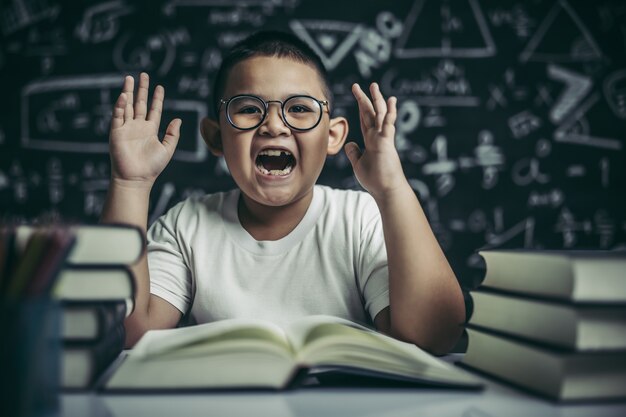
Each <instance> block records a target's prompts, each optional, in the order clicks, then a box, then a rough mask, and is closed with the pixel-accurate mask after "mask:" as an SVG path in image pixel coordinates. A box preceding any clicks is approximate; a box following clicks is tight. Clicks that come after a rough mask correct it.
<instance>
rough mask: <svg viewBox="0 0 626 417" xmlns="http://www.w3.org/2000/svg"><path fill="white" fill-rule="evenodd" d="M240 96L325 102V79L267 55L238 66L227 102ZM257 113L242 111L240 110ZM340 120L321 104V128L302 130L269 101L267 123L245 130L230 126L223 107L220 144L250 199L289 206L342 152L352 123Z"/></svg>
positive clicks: (227, 91)
mask: <svg viewBox="0 0 626 417" xmlns="http://www.w3.org/2000/svg"><path fill="white" fill-rule="evenodd" d="M239 94H250V95H254V96H257V97H260V98H261V99H263V100H265V101H270V100H280V101H283V102H284V101H285V100H286V99H287V98H289V97H291V96H295V95H308V96H311V97H314V98H316V99H318V100H320V101H323V100H326V97H325V96H324V94H323V90H322V84H321V80H320V78H319V76H318V74H317V72H316V71H315V69H313V68H312V67H311V66H309V65H306V64H303V63H300V62H297V61H294V60H291V59H288V58H276V57H264V56H261V57H253V58H249V59H246V60H244V61H242V62H239V63H238V64H236V65H235V66H234V67H233V68H232V70H231V71H230V73H229V75H228V79H227V81H226V86H225V89H224V94H223V97H221V98H223V99H225V100H228V99H230V98H231V97H233V96H235V95H239ZM254 109H255V108H253V109H252V110H250V109H248V108H243V109H241V112H242V113H243V112H250V111H254ZM298 110H299V108H294V110H293V111H298ZM287 111H288V110H287V109H286V110H285V112H287ZM231 114H232V112H231ZM340 119H342V118H337V119H333V120H331V119H330V115H329V114H328V106H322V118H321V121H320V122H319V124H318V125H317V126H316V127H315V128H313V129H311V130H308V131H299V130H295V129H292V128H290V127H288V126H287V125H286V124H285V122H284V121H283V119H282V115H281V105H280V103H270V104H269V108H268V110H267V116H266V118H265V120H264V121H263V123H261V125H259V126H258V127H256V128H254V129H251V130H246V131H243V130H239V129H236V128H235V127H233V126H232V125H231V124H230V123H229V122H228V119H227V115H226V108H225V106H222V108H221V110H220V114H219V126H220V134H221V146H222V152H223V155H224V158H225V160H226V163H227V165H228V168H229V170H230V173H231V175H232V177H233V179H234V180H235V182H236V183H237V185H238V186H239V188H240V189H241V191H242V192H243V193H244V194H245V196H247V197H248V198H251V199H252V200H254V201H256V202H257V203H259V204H262V205H266V206H284V205H287V204H289V203H291V202H295V201H298V200H300V199H301V198H303V197H305V196H307V195H308V194H309V193H310V192H311V191H312V189H313V186H314V184H315V182H316V181H317V178H318V177H319V175H320V173H321V171H322V168H323V166H324V161H325V159H326V155H327V154H335V153H337V152H338V151H339V150H340V149H341V146H342V144H343V141H344V140H345V136H346V134H347V124H346V123H345V119H343V120H340ZM338 123H339V124H340V125H342V126H343V125H345V131H340V132H337V124H338ZM339 130H341V126H339ZM277 151H279V152H281V153H280V155H277ZM284 164H286V165H284ZM289 166H291V168H290V167H289ZM270 171H273V172H270Z"/></svg>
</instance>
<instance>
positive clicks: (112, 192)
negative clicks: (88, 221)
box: [100, 73, 182, 347]
mask: <svg viewBox="0 0 626 417" xmlns="http://www.w3.org/2000/svg"><path fill="white" fill-rule="evenodd" d="M148 86H149V80H148V75H147V74H145V73H142V74H141V75H140V81H139V89H138V91H137V97H136V99H135V100H133V93H134V80H133V78H132V77H130V76H128V77H126V79H125V80H124V88H123V91H122V93H121V94H120V97H119V98H118V100H117V102H116V103H115V107H114V109H113V117H112V120H111V132H110V137H109V146H110V154H111V182H110V185H109V191H108V194H107V198H106V202H105V205H104V209H103V212H102V215H101V218H100V221H101V223H127V224H132V225H135V226H138V227H140V228H141V230H142V231H143V232H144V234H145V233H146V227H147V223H148V205H149V198H150V191H151V190H152V186H153V184H154V181H155V180H156V178H157V177H158V175H159V174H160V173H161V172H162V171H163V169H164V168H165V166H166V165H167V163H168V162H169V160H170V159H171V157H172V155H173V153H174V150H175V149H176V144H177V143H178V137H179V135H180V125H181V121H180V119H174V120H173V121H172V122H170V124H169V125H168V127H167V130H166V134H165V137H164V138H163V141H159V138H158V136H157V134H158V130H159V123H160V119H161V110H162V106H163V98H164V91H163V87H161V86H157V87H156V88H155V90H154V95H153V98H152V106H151V108H150V111H147V102H148ZM131 269H132V271H133V274H134V276H135V281H136V294H135V310H134V311H133V313H132V314H131V315H129V316H128V317H127V318H126V320H125V322H124V326H125V329H126V346H127V347H131V346H133V345H134V344H135V343H136V342H137V340H139V338H140V337H141V336H142V335H143V334H144V333H145V332H146V331H147V330H149V329H156V328H168V327H174V326H175V325H176V324H177V323H178V320H180V317H181V315H182V314H181V313H180V311H178V309H176V308H175V307H174V306H172V305H171V304H169V303H168V302H166V301H165V300H163V299H161V298H159V297H157V296H154V295H151V294H150V276H149V272H148V261H147V256H146V254H145V253H144V255H143V256H142V258H141V259H140V260H139V261H138V262H137V263H136V264H135V265H133V266H132V267H131Z"/></svg>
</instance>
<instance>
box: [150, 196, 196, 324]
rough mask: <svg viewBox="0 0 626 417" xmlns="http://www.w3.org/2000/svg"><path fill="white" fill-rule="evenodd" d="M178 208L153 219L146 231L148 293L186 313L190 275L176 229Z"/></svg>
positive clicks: (190, 292)
mask: <svg viewBox="0 0 626 417" xmlns="http://www.w3.org/2000/svg"><path fill="white" fill-rule="evenodd" d="M180 210H181V205H180V204H179V205H178V206H175V207H173V208H172V209H170V210H169V211H168V212H167V213H166V214H165V215H163V216H161V217H160V218H159V219H158V220H157V221H156V222H154V223H153V225H152V226H151V227H150V229H149V230H148V233H147V238H148V246H147V252H148V268H149V270H150V293H152V294H154V295H156V296H158V297H160V298H162V299H164V300H165V301H167V302H168V303H170V304H172V305H173V306H174V307H176V308H177V309H178V310H180V312H181V313H183V314H185V313H186V312H187V310H188V308H189V306H190V304H191V300H192V279H191V273H190V271H189V268H188V266H187V263H186V262H185V255H184V250H183V249H182V244H181V242H180V241H179V239H178V236H177V233H176V227H177V224H176V223H177V219H178V215H179V213H180Z"/></svg>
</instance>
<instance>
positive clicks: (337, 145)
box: [326, 117, 348, 155]
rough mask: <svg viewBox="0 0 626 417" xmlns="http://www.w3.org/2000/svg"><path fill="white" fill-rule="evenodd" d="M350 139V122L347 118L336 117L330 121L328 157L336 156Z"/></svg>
mask: <svg viewBox="0 0 626 417" xmlns="http://www.w3.org/2000/svg"><path fill="white" fill-rule="evenodd" d="M347 137H348V120H347V119H346V118H345V117H335V118H332V119H330V126H329V129H328V149H327V151H326V153H327V154H328V155H336V154H337V153H338V152H339V151H340V150H341V148H343V144H344V142H345V141H346V138H347Z"/></svg>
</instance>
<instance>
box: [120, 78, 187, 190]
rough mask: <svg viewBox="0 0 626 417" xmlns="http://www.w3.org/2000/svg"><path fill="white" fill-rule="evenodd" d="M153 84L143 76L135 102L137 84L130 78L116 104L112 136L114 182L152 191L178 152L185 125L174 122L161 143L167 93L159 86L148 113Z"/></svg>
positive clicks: (169, 126)
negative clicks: (181, 129) (177, 148)
mask: <svg viewBox="0 0 626 417" xmlns="http://www.w3.org/2000/svg"><path fill="white" fill-rule="evenodd" d="M149 84H150V81H149V77H148V74H146V73H141V74H140V76H139V88H138V89H137V96H136V97H135V98H133V93H134V85H135V80H134V79H133V77H131V76H127V77H126V78H125V79H124V87H123V89H122V93H121V94H120V96H119V98H118V99H117V101H116V102H115V107H114V108H113V117H112V119H111V131H110V134H109V149H110V154H111V178H112V180H113V181H123V182H124V183H125V184H128V185H137V186H149V187H151V186H152V184H153V183H154V181H155V180H156V178H157V177H158V176H159V174H160V173H161V172H162V171H163V169H165V167H166V166H167V164H168V162H169V161H170V159H171V158H172V155H173V154H174V151H175V150H176V145H177V144H178V138H179V136H180V126H181V124H182V121H181V120H180V119H174V120H172V121H171V122H170V123H169V125H168V126H167V129H166V131H165V137H164V138H163V141H160V140H159V137H158V132H159V125H160V123H161V112H162V110H163V99H164V97H165V90H164V89H163V87H162V86H160V85H157V86H156V88H155V89H154V94H153V96H152V105H151V106H150V110H149V111H148V108H147V106H148V88H149Z"/></svg>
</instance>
